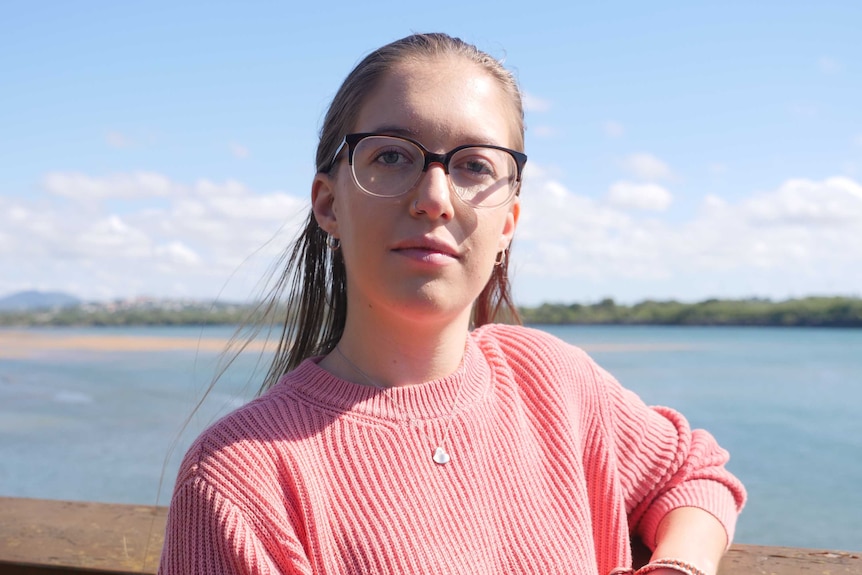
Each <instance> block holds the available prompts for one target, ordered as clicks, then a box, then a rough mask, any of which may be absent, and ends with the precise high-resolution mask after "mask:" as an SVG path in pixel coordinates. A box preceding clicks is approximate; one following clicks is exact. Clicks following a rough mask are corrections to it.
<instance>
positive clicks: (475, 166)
mask: <svg viewBox="0 0 862 575" xmlns="http://www.w3.org/2000/svg"><path fill="white" fill-rule="evenodd" d="M460 167H461V169H464V170H467V171H468V172H470V173H473V174H476V175H477V176H493V175H494V166H493V165H491V163H490V162H488V161H486V160H482V159H475V158H474V159H471V160H469V161H467V162H463V163H462V165H461V166H460Z"/></svg>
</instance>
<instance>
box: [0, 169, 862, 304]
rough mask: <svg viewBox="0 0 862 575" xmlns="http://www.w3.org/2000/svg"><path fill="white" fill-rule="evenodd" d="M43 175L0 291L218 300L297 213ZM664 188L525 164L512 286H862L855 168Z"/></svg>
mask: <svg viewBox="0 0 862 575" xmlns="http://www.w3.org/2000/svg"><path fill="white" fill-rule="evenodd" d="M51 176H52V177H50V178H47V177H46V179H45V189H44V191H45V192H46V193H43V194H41V195H40V194H34V195H31V196H29V197H26V198H25V197H3V196H0V261H3V274H0V294H2V293H8V292H11V291H15V290H19V289H27V288H32V287H38V288H40V289H61V290H67V291H71V292H73V293H76V294H77V295H79V296H81V297H85V298H109V297H119V296H134V295H157V296H158V295H162V296H185V295H189V296H194V297H214V296H215V295H217V294H218V293H219V292H221V291H222V288H223V287H225V286H226V288H225V291H224V293H223V295H222V298H223V299H243V298H246V297H248V296H249V295H251V294H253V293H255V288H256V286H257V285H258V282H259V280H260V278H262V277H263V276H264V275H265V273H266V270H267V268H268V267H269V266H270V265H271V264H272V263H273V262H274V261H275V260H276V258H277V257H278V255H279V254H280V253H281V252H282V250H283V249H284V248H285V247H286V246H287V245H288V243H289V242H290V240H291V239H292V238H293V237H294V236H295V233H296V231H297V230H298V228H299V227H300V226H301V225H303V224H304V222H305V218H306V215H307V210H308V201H307V198H306V195H305V193H302V194H301V195H293V194H288V193H285V192H280V191H273V192H268V193H259V192H255V191H253V190H251V189H249V188H248V187H247V186H245V185H244V184H243V183H242V182H238V181H226V182H214V181H211V180H200V181H197V182H192V183H182V182H176V181H173V180H171V179H169V178H167V177H165V176H163V175H160V174H152V173H151V174H145V175H142V174H114V175H110V176H106V177H95V176H89V175H83V174H63V173H57V174H52V175H51ZM650 186H654V187H650ZM663 189H664V188H660V187H659V186H655V185H654V184H649V185H641V184H626V186H620V187H618V188H617V189H616V191H615V192H613V193H610V192H609V193H608V195H607V196H606V197H604V198H603V199H596V198H594V197H590V196H588V195H586V194H582V193H577V192H575V191H573V190H571V189H569V188H567V187H566V186H565V185H564V184H563V183H562V181H561V180H560V179H559V174H558V172H557V171H556V170H551V169H547V167H544V166H541V165H537V164H535V163H532V164H529V165H528V170H527V172H526V173H525V182H524V190H523V192H522V194H521V198H522V211H521V219H520V221H519V226H518V232H517V234H516V239H515V244H514V251H513V268H512V269H513V272H514V281H515V295H516V297H517V298H519V300H520V301H524V302H525V303H532V302H538V301H543V300H557V301H583V300H596V299H598V298H600V297H604V296H607V295H610V296H613V297H616V298H617V299H623V300H625V299H626V297H628V298H629V299H632V300H636V299H643V298H644V297H648V296H650V297H681V298H684V299H686V298H687V299H692V298H694V299H697V298H705V297H712V296H717V297H725V296H726V297H737V296H738V297H741V296H749V295H764V296H770V297H785V296H789V295H793V294H796V295H807V294H811V293H857V294H858V293H860V290H862V287H860V286H862V265H860V264H862V184H860V183H859V182H858V181H856V180H853V179H851V178H847V177H833V178H827V179H824V180H804V179H793V180H787V181H785V182H782V183H780V184H779V185H777V186H776V187H774V188H773V189H770V190H766V191H760V192H755V193H751V194H749V195H748V196H747V197H745V198H742V199H735V200H731V199H728V198H727V197H720V196H718V195H707V196H704V198H703V200H702V202H701V205H700V207H699V208H698V209H697V210H695V211H694V212H693V213H690V214H688V215H686V214H684V213H682V214H680V213H677V211H675V212H674V214H673V216H672V217H669V216H665V215H659V214H657V213H656V211H655V210H658V209H662V208H663V207H664V208H666V207H667V204H668V203H669V202H670V201H671V198H670V197H669V196H670V194H669V193H665V192H666V190H665V192H662V191H660V190H663ZM644 190H648V191H646V192H644ZM635 191H639V194H635V195H632V194H634V192H635ZM166 192H170V193H169V194H167V195H165V194H166ZM93 198H97V199H98V200H93ZM108 198H110V199H111V200H112V201H110V202H105V201H102V200H104V199H108ZM148 198H149V199H151V198H157V199H158V201H157V202H151V201H148ZM647 199H648V200H647ZM633 207H636V208H638V209H631V208H633ZM644 209H647V210H653V211H642V210H644ZM250 256H252V257H251V259H248V258H249V257H250Z"/></svg>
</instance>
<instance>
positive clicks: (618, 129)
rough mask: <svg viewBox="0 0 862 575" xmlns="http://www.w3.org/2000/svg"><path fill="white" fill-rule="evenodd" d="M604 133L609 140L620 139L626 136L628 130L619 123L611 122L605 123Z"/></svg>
mask: <svg viewBox="0 0 862 575" xmlns="http://www.w3.org/2000/svg"><path fill="white" fill-rule="evenodd" d="M602 131H603V132H604V133H605V136H607V137H608V138H619V137H621V136H622V135H623V134H625V132H626V129H625V127H623V125H622V124H620V123H619V122H614V121H612V120H609V121H607V122H605V124H604V126H602Z"/></svg>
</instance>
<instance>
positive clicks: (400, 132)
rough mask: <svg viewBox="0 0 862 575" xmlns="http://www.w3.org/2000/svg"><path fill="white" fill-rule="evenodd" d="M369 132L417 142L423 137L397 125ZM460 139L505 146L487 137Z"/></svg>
mask: <svg viewBox="0 0 862 575" xmlns="http://www.w3.org/2000/svg"><path fill="white" fill-rule="evenodd" d="M369 132H370V133H373V134H385V135H391V136H402V137H405V138H410V139H412V140H416V141H417V142H419V141H420V136H421V134H420V133H419V132H417V131H416V130H413V129H411V128H405V127H404V126H398V125H395V124H389V125H383V126H378V127H376V128H375V129H373V130H369ZM458 139H460V140H463V141H464V142H465V143H467V144H476V145H486V144H487V145H491V146H501V145H503V144H500V143H497V142H494V141H493V140H491V139H490V138H487V137H478V138H477V137H474V136H472V135H470V136H468V137H466V138H458ZM420 143H422V142H420ZM422 145H423V146H424V145H425V144H424V143H422Z"/></svg>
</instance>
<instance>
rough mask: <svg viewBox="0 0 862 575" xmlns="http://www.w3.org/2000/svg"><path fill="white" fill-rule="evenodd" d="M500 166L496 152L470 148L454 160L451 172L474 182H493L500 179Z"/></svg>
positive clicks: (450, 167) (450, 168)
mask: <svg viewBox="0 0 862 575" xmlns="http://www.w3.org/2000/svg"><path fill="white" fill-rule="evenodd" d="M499 165H500V161H499V158H497V157H496V156H495V154H494V150H483V149H481V148H468V149H466V150H462V153H460V154H458V155H457V156H455V157H454V158H453V159H452V162H451V164H450V166H449V171H450V173H452V172H454V173H456V174H459V175H460V176H462V177H468V178H471V179H473V180H493V179H496V178H497V177H498V176H497V174H498V173H499V172H500V170H499Z"/></svg>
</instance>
